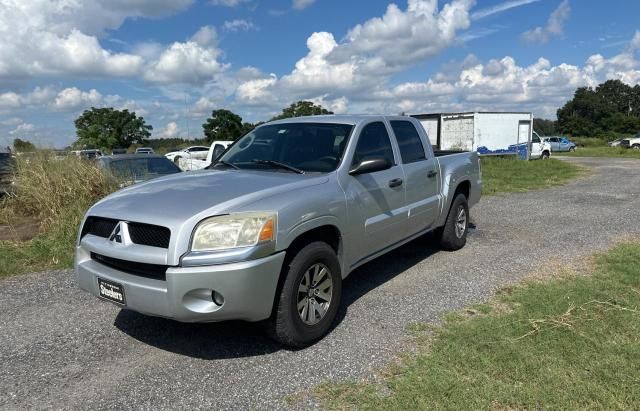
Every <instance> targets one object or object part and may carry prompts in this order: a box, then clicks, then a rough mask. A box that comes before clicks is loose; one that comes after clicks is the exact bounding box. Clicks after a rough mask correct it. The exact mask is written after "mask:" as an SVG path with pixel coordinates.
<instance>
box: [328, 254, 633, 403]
mask: <svg viewBox="0 0 640 411" xmlns="http://www.w3.org/2000/svg"><path fill="white" fill-rule="evenodd" d="M639 266H640V243H632V244H625V245H619V246H617V247H615V248H614V249H612V250H611V251H609V252H607V253H605V254H603V255H601V256H599V257H598V258H597V259H596V262H595V263H594V265H593V267H592V272H591V273H590V275H574V276H568V275H565V276H563V278H562V279H559V280H558V279H556V280H553V281H550V282H549V281H547V282H541V281H538V282H529V283H528V284H525V285H522V286H519V287H515V288H512V289H510V290H508V291H504V292H502V293H500V294H498V296H497V297H495V299H494V301H492V302H490V303H487V304H483V305H480V306H478V307H475V308H476V309H475V310H473V311H472V312H473V313H475V314H474V315H473V316H469V314H468V312H469V311H467V312H464V313H457V314H455V315H451V316H449V318H448V319H447V320H446V321H445V324H444V325H442V326H441V327H440V328H436V329H435V331H433V333H434V335H433V336H431V337H429V336H427V335H426V334H425V332H427V331H429V330H433V329H434V327H429V326H425V325H422V326H420V325H413V326H412V327H411V330H410V331H411V332H412V333H413V334H414V335H416V336H422V337H421V338H416V340H415V341H416V344H417V346H418V347H417V353H413V354H411V355H409V354H407V355H405V356H404V359H403V360H401V363H400V364H398V365H395V366H390V367H389V368H388V369H385V370H384V372H383V373H382V378H383V381H384V382H383V383H382V384H380V383H378V384H377V385H376V384H374V383H366V382H351V383H344V384H335V383H327V384H324V385H322V386H320V387H318V388H317V389H316V391H315V395H316V396H317V397H318V398H319V399H320V400H321V401H322V402H323V403H324V404H325V406H327V407H328V408H330V409H363V410H405V409H412V410H413V409H455V410H458V409H628V410H632V409H638V408H639V407H640V372H639V370H640V275H638V267H639ZM582 274H584V273H582Z"/></svg>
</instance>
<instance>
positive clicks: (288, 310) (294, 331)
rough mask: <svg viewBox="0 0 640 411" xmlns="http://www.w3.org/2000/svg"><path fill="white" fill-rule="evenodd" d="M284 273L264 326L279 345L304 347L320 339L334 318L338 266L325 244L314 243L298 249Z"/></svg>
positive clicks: (338, 295) (339, 284)
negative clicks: (281, 283) (278, 292)
mask: <svg viewBox="0 0 640 411" xmlns="http://www.w3.org/2000/svg"><path fill="white" fill-rule="evenodd" d="M285 270H286V271H285V272H284V273H283V275H285V279H284V283H283V286H282V290H281V291H280V294H279V295H278V296H277V302H276V307H275V310H274V313H273V316H272V318H271V319H270V320H269V322H268V324H267V326H268V328H269V333H270V334H271V336H272V337H273V338H274V339H275V340H277V341H278V342H280V343H282V344H285V345H288V346H292V347H304V346H307V345H310V344H312V343H314V342H316V341H318V340H319V339H320V338H322V337H323V336H324V335H325V334H326V333H327V332H328V331H329V329H330V328H331V325H332V323H333V320H334V319H335V317H336V314H337V312H338V307H339V306H340V298H341V296H342V275H341V273H340V263H339V262H338V257H337V256H336V253H335V251H334V250H333V249H332V248H331V247H330V246H329V245H328V244H327V243H324V242H314V243H311V244H309V245H307V246H306V247H304V248H303V249H301V250H300V251H299V252H298V253H297V254H296V255H295V256H294V257H293V259H292V260H291V263H290V264H289V266H288V267H286V269H285Z"/></svg>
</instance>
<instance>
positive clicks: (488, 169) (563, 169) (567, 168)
mask: <svg viewBox="0 0 640 411" xmlns="http://www.w3.org/2000/svg"><path fill="white" fill-rule="evenodd" d="M584 173H585V170H584V169H583V168H581V167H578V166H576V165H574V164H570V163H567V162H563V161H560V160H554V159H550V160H534V161H522V160H518V159H515V158H499V157H485V158H483V159H482V179H483V182H484V189H483V191H482V194H483V195H495V194H500V193H510V192H524V191H529V190H535V189H541V188H547V187H552V186H557V185H562V184H565V183H567V182H568V181H570V180H573V179H575V178H577V177H579V176H581V175H583V174H584Z"/></svg>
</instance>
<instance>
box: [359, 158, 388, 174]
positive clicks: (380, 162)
mask: <svg viewBox="0 0 640 411" xmlns="http://www.w3.org/2000/svg"><path fill="white" fill-rule="evenodd" d="M389 168H391V163H390V162H389V161H388V160H387V159H386V158H382V157H373V158H367V159H365V160H362V161H361V162H359V163H358V164H356V165H354V166H353V167H351V170H349V174H351V175H352V176H355V175H358V174H366V173H374V172H376V171H382V170H387V169H389Z"/></svg>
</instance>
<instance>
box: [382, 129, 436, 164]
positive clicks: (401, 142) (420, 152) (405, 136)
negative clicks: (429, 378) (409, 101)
mask: <svg viewBox="0 0 640 411" xmlns="http://www.w3.org/2000/svg"><path fill="white" fill-rule="evenodd" d="M390 123H391V129H393V133H394V134H395V135H396V140H397V141H398V146H399V147H400V156H401V157H402V162H403V163H404V164H409V163H415V162H416V161H422V160H426V158H427V156H426V154H425V151H424V145H423V144H422V139H421V138H420V134H418V130H416V127H415V126H414V125H413V124H412V123H411V122H410V121H406V120H392V121H390Z"/></svg>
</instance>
